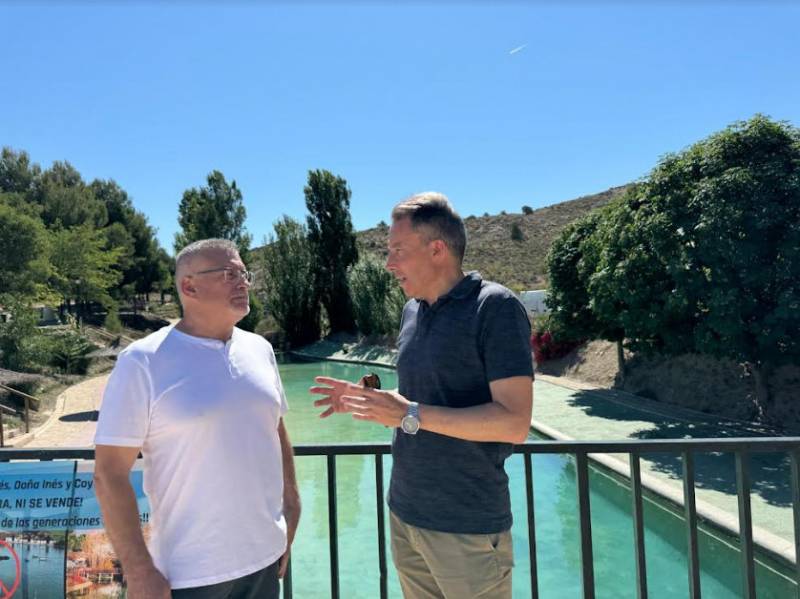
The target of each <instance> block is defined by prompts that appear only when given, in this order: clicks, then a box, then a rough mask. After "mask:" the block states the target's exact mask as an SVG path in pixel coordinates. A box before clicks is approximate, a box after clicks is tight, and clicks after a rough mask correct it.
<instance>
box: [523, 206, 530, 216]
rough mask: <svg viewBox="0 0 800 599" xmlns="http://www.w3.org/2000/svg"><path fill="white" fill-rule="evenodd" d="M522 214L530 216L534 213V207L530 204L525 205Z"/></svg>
mask: <svg viewBox="0 0 800 599" xmlns="http://www.w3.org/2000/svg"><path fill="white" fill-rule="evenodd" d="M522 214H524V215H526V216H529V215H531V214H533V208H531V207H530V206H523V207H522Z"/></svg>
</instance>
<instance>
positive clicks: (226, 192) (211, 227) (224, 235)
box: [175, 171, 251, 262]
mask: <svg viewBox="0 0 800 599" xmlns="http://www.w3.org/2000/svg"><path fill="white" fill-rule="evenodd" d="M207 183H208V185H207V186H205V187H200V188H199V189H197V188H194V187H193V188H192V189H187V190H186V191H184V192H183V198H182V199H181V203H180V206H179V207H178V212H179V215H178V223H179V224H180V226H181V229H182V230H181V231H180V232H179V233H176V234H175V252H176V253H177V252H180V251H181V250H182V249H183V248H184V247H186V246H187V245H189V244H190V243H192V242H194V241H198V240H200V239H208V238H212V237H215V238H219V239H229V240H231V241H233V242H235V243H236V245H237V246H238V247H239V254H240V255H241V257H242V260H244V261H245V262H246V261H247V254H248V251H249V249H250V241H251V237H250V235H249V234H248V233H247V230H246V229H245V227H244V221H245V218H246V216H247V211H246V210H245V208H244V203H243V201H242V192H241V191H240V190H239V188H238V187H237V186H236V181H231V183H230V184H228V182H227V181H226V180H225V176H224V175H223V174H222V173H221V172H219V171H213V172H211V173H209V175H208V177H207Z"/></svg>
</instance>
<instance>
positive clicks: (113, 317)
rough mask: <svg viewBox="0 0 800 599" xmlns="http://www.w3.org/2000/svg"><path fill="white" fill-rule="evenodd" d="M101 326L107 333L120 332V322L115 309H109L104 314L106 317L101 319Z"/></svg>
mask: <svg viewBox="0 0 800 599" xmlns="http://www.w3.org/2000/svg"><path fill="white" fill-rule="evenodd" d="M103 328H105V329H106V330H107V331H108V332H109V333H115V334H119V333H121V332H122V322H120V319H119V314H117V312H116V310H113V309H110V310H109V311H108V314H106V319H105V321H103Z"/></svg>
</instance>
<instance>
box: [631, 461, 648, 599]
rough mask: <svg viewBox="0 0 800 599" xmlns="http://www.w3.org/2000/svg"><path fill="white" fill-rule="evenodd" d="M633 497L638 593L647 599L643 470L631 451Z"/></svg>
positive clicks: (643, 598) (640, 597)
mask: <svg viewBox="0 0 800 599" xmlns="http://www.w3.org/2000/svg"><path fill="white" fill-rule="evenodd" d="M629 459H630V466H631V499H632V502H633V505H632V506H631V507H632V511H631V515H632V516H633V545H634V551H635V552H636V594H637V597H638V598H639V599H647V561H646V560H645V551H644V512H643V510H642V472H641V464H640V463H639V454H638V453H636V452H633V451H632V452H631V453H630V457H629Z"/></svg>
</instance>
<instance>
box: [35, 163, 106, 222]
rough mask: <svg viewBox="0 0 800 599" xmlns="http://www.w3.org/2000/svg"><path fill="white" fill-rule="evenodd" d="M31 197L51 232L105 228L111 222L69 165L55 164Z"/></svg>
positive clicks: (37, 185)
mask: <svg viewBox="0 0 800 599" xmlns="http://www.w3.org/2000/svg"><path fill="white" fill-rule="evenodd" d="M29 197H30V198H31V200H32V201H33V202H34V203H35V204H37V205H38V206H39V208H40V210H41V216H42V221H43V222H44V224H45V225H46V226H47V227H48V228H58V227H64V228H69V227H74V226H79V225H84V224H86V225H90V226H93V227H104V226H105V225H106V223H107V222H108V213H107V212H106V207H105V205H104V204H103V203H102V202H101V201H99V200H98V199H97V198H96V197H95V195H94V192H93V191H92V189H91V188H90V187H89V186H87V185H86V183H84V181H83V179H82V178H81V174H80V173H79V172H78V171H77V170H76V169H75V167H73V166H72V165H71V164H70V163H69V162H59V161H56V162H54V163H53V165H52V166H51V167H50V168H49V169H47V170H45V171H44V172H43V173H42V174H41V176H40V177H38V178H37V179H36V180H35V181H34V186H33V189H32V190H31V192H30V195H29Z"/></svg>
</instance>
